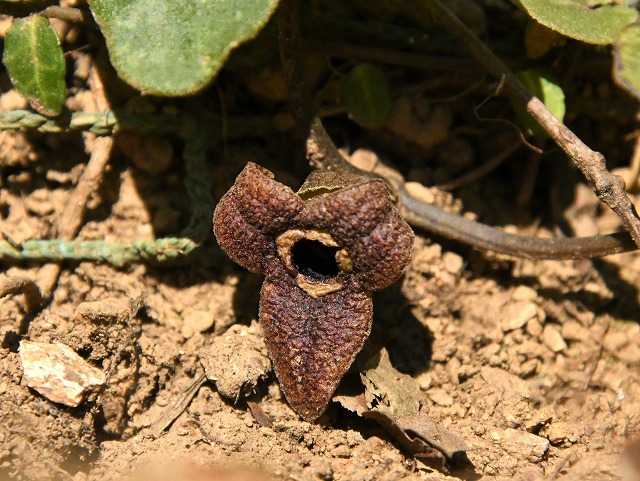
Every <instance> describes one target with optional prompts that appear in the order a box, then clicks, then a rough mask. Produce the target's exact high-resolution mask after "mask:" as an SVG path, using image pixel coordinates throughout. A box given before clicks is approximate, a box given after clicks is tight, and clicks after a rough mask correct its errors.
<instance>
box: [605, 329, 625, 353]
mask: <svg viewBox="0 0 640 481" xmlns="http://www.w3.org/2000/svg"><path fill="white" fill-rule="evenodd" d="M628 342H629V338H628V336H627V335H626V334H625V333H624V332H621V331H609V332H608V333H607V335H606V336H605V337H604V340H603V342H602V345H603V346H604V348H605V349H606V350H607V351H609V352H611V353H613V354H615V353H616V352H617V351H619V350H620V349H622V348H623V347H625V346H626V345H627V344H628Z"/></svg>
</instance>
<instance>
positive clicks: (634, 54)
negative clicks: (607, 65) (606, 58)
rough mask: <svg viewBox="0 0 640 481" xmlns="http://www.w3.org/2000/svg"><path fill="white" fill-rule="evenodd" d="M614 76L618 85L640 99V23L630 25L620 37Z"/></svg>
mask: <svg viewBox="0 0 640 481" xmlns="http://www.w3.org/2000/svg"><path fill="white" fill-rule="evenodd" d="M613 77H614V79H615V81H616V83H617V84H618V85H620V86H621V87H622V88H624V89H625V90H627V91H628V92H629V93H631V94H632V95H634V96H635V97H636V98H638V99H640V24H637V23H634V24H633V25H629V26H628V27H627V28H625V29H624V30H623V31H622V34H621V35H620V37H619V38H618V41H617V42H616V44H615V48H614V67H613Z"/></svg>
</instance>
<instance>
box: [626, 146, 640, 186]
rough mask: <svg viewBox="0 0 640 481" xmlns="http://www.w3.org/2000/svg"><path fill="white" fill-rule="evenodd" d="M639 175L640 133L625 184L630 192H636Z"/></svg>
mask: <svg viewBox="0 0 640 481" xmlns="http://www.w3.org/2000/svg"><path fill="white" fill-rule="evenodd" d="M638 177H640V135H637V136H636V143H635V145H634V146H633V156H632V157H631V165H630V166H629V172H627V174H626V175H625V184H626V185H627V190H628V191H629V192H635V191H636V190H637V189H638Z"/></svg>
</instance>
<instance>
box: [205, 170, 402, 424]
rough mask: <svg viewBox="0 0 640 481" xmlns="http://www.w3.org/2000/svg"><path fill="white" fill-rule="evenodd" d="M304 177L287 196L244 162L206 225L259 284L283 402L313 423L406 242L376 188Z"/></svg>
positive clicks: (360, 341) (375, 183)
mask: <svg viewBox="0 0 640 481" xmlns="http://www.w3.org/2000/svg"><path fill="white" fill-rule="evenodd" d="M318 172H319V171H316V180H317V178H321V177H322V173H319V174H318ZM313 176H314V174H312V175H311V176H310V177H309V179H311V177H313ZM309 179H308V181H307V182H306V183H305V185H303V186H302V187H301V189H300V190H299V191H298V193H295V192H294V191H293V190H291V189H290V188H289V187H287V186H286V185H284V184H281V183H280V182H277V181H276V180H275V179H274V176H273V174H272V173H271V172H270V171H268V170H267V169H264V168H262V167H260V166H258V165H257V164H254V163H251V162H250V163H248V164H247V166H246V167H245V168H244V170H243V171H242V172H241V173H240V174H239V175H238V177H237V178H236V181H235V184H234V185H233V186H232V187H231V188H230V189H229V191H228V192H227V193H226V194H225V195H224V196H223V197H222V199H221V200H220V202H219V203H218V205H217V207H216V210H215V213H214V219H213V223H214V233H215V236H216V238H217V240H218V244H219V245H220V247H221V248H222V249H223V250H224V251H225V252H226V253H227V255H228V256H229V257H230V258H231V259H233V260H234V261H235V262H237V263H238V264H240V265H241V266H243V267H245V268H246V269H248V270H250V271H252V272H256V273H261V274H263V275H264V276H265V280H264V283H263V285H262V290H261V292H260V309H259V319H260V323H261V324H262V327H263V330H264V334H265V340H266V344H267V348H268V351H269V355H270V357H271V360H272V361H273V364H274V367H275V371H276V375H277V377H278V380H279V382H280V386H281V388H282V390H283V392H284V394H285V396H286V398H287V400H288V402H289V404H290V405H291V407H292V408H293V409H294V410H295V411H296V412H297V413H298V414H299V415H301V416H302V417H303V418H305V419H307V420H310V421H313V420H315V419H317V418H318V417H319V416H320V415H321V414H322V412H323V411H324V410H325V408H326V407H327V404H328V403H329V401H330V399H331V396H332V395H333V393H334V391H335V389H336V387H337V386H338V383H339V382H340V380H341V379H342V376H344V374H345V373H346V371H347V370H348V369H349V366H350V365H351V363H352V362H353V360H354V358H355V356H356V355H357V354H358V352H360V350H361V349H362V346H363V345H364V342H365V341H366V339H367V337H368V336H369V333H370V332H371V323H372V316H373V305H372V300H371V293H372V292H373V291H375V290H378V289H383V288H385V287H387V286H388V285H390V284H392V283H393V282H395V281H396V280H397V279H398V278H399V277H400V276H401V275H402V272H403V271H404V269H405V267H406V266H407V264H408V263H409V260H410V258H411V251H412V246H413V238H414V236H413V232H412V230H411V228H410V227H409V226H408V225H407V223H406V222H405V221H404V220H402V218H401V217H400V215H399V213H398V211H397V209H396V208H395V206H394V205H393V203H392V202H391V200H390V197H389V192H388V190H387V186H386V184H385V183H384V182H383V181H382V180H375V179H374V180H372V179H369V178H365V177H359V178H355V179H351V182H350V183H349V184H347V185H340V186H338V185H336V186H334V187H330V186H328V185H329V184H326V185H325V184H322V182H320V187H318V182H316V183H315V184H314V186H315V187H314V188H308V186H309V185H311V184H310V183H309Z"/></svg>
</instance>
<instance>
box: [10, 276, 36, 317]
mask: <svg viewBox="0 0 640 481" xmlns="http://www.w3.org/2000/svg"><path fill="white" fill-rule="evenodd" d="M17 294H24V298H25V300H26V302H27V310H28V311H29V312H31V311H34V310H35V309H37V308H38V307H40V304H42V295H41V294H40V289H39V288H38V286H37V285H36V283H35V282H33V281H32V280H31V279H27V278H26V277H14V276H9V277H2V278H0V299H1V298H3V297H4V296H10V295H17Z"/></svg>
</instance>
